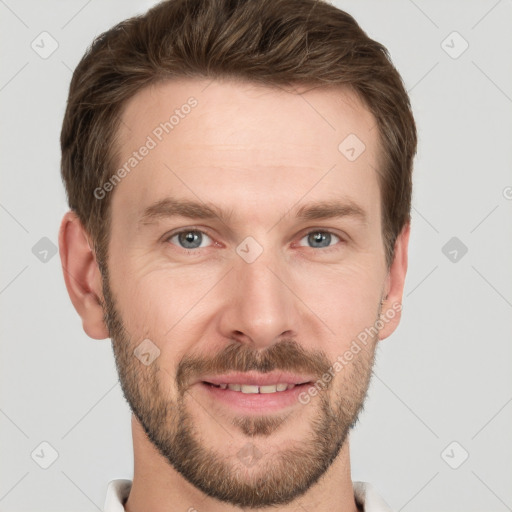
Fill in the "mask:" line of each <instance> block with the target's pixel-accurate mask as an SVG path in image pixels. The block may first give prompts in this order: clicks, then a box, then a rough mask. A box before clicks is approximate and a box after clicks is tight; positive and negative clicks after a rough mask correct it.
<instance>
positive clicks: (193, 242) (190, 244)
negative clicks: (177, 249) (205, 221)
mask: <svg viewBox="0 0 512 512" xmlns="http://www.w3.org/2000/svg"><path fill="white" fill-rule="evenodd" d="M178 239H179V241H180V244H181V245H183V247H185V248H186V249H197V248H198V247H199V246H200V245H201V239H202V235H201V233H199V231H185V232H183V233H180V234H179V235H178Z"/></svg>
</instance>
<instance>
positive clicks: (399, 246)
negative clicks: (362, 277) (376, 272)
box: [379, 222, 411, 340]
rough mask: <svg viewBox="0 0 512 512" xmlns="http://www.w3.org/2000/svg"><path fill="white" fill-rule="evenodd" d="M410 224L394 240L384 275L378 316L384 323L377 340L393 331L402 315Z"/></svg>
mask: <svg viewBox="0 0 512 512" xmlns="http://www.w3.org/2000/svg"><path fill="white" fill-rule="evenodd" d="M410 231H411V225H410V223H409V222H408V223H407V224H406V225H405V226H404V227H403V229H402V231H401V232H400V234H399V235H398V237H397V239H396V241H395V254H394V257H393V262H392V264H391V266H390V268H389V270H388V275H387V276H386V283H385V286H384V297H386V299H385V300H384V302H383V305H382V311H381V314H380V318H381V320H382V322H383V323H384V326H383V328H382V329H381V330H380V332H379V340H383V339H385V338H387V337H388V336H389V335H390V334H391V333H393V332H394V331H395V329H396V328H397V327H398V324H399V323H400V318H401V316H402V296H403V292H404V283H405V274H406V273H407V255H408V249H409V234H410Z"/></svg>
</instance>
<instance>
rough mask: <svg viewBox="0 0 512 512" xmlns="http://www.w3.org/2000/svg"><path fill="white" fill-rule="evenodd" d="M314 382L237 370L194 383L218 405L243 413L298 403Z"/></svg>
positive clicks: (309, 379) (264, 411)
mask: <svg viewBox="0 0 512 512" xmlns="http://www.w3.org/2000/svg"><path fill="white" fill-rule="evenodd" d="M313 382H314V378H312V377H310V376H300V375H292V374H285V373H273V374H256V373H238V374H229V375H220V376H214V377H206V378H204V380H201V381H198V382H197V383H196V385H198V387H199V388H200V389H201V390H202V392H203V393H205V394H206V396H207V397H208V398H209V399H210V400H213V401H214V402H215V403H219V404H221V406H227V407H228V408H230V409H232V410H234V411H236V412H241V413H244V414H249V415H250V414H253V413H254V414H260V415H261V414H262V413H270V412H275V411H280V410H282V409H284V408H287V407H291V406H294V405H298V404H300V402H299V400H298V397H299V395H300V393H302V392H304V391H305V390H307V389H308V388H309V387H310V386H311V385H312V384H313Z"/></svg>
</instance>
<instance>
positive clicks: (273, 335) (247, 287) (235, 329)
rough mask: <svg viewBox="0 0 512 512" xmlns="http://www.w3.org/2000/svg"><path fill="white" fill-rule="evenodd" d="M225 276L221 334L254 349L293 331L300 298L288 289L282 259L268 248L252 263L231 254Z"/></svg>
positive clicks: (288, 278) (290, 284)
mask: <svg viewBox="0 0 512 512" xmlns="http://www.w3.org/2000/svg"><path fill="white" fill-rule="evenodd" d="M226 277H227V279H226V280H225V282H224V283H223V290H222V296H223V298H224V301H223V305H224V307H223V308H222V310H221V313H220V314H221V318H220V321H219V322H220V323H219V325H220V329H221V331H222V335H223V336H224V337H227V338H231V339H236V340H237V341H239V342H240V343H245V344H248V345H251V347H252V348H253V349H255V350H256V349H265V348H267V347H269V346H270V345H272V344H274V343H277V342H278V341H280V340H281V339H282V338H285V337H286V338H292V337H295V336H296V335H297V332H298V329H299V328H300V327H299V321H300V311H299V309H298V308H299V307H300V300H299V299H298V297H296V296H295V295H294V293H293V291H292V290H293V282H292V277H291V273H290V272H289V269H287V268H286V263H285V262H283V261H279V259H278V257H276V256H272V255H270V254H269V252H268V251H264V252H263V254H262V255H261V256H260V257H259V258H258V259H257V260H256V261H254V262H252V263H247V262H246V261H244V260H243V259H242V258H235V261H234V268H233V270H232V271H231V272H229V274H228V275H227V276H226Z"/></svg>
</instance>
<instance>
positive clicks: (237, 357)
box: [176, 340, 331, 394]
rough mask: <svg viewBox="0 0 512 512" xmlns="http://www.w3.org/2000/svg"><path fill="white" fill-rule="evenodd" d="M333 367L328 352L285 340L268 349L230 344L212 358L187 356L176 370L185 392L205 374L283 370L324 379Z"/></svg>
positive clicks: (180, 388)
mask: <svg viewBox="0 0 512 512" xmlns="http://www.w3.org/2000/svg"><path fill="white" fill-rule="evenodd" d="M330 367H331V363H330V361H329V359H328V357H327V355H326V354H325V352H323V351H319V350H314V351H311V352H307V351H306V350H305V349H304V348H303V347H302V346H301V345H299V344H298V343H297V342H296V341H295V340H283V341H281V342H279V343H276V344H274V345H272V346H271V347H269V348H267V349H265V350H264V351H259V350H252V349H251V348H249V347H248V346H247V345H242V344H240V343H236V344H231V345H227V346H226V347H225V348H224V349H223V350H221V351H220V352H219V353H218V354H216V355H215V356H214V357H212V358H211V359H206V358H204V357H197V356H184V357H183V358H182V359H181V360H180V362H179V363H178V367H177V370H176V386H177V388H178V391H179V392H180V394H183V393H184V392H185V391H186V389H187V388H188V386H189V383H190V382H193V381H195V380H197V379H198V378H199V377H201V376H202V375H205V374H208V375H210V374H213V375H215V374H224V373H228V372H249V371H257V372H260V373H268V372H271V371H274V370H282V371H291V372H295V373H305V374H312V375H315V376H317V378H318V379H320V378H321V377H322V375H323V374H324V373H326V372H327V371H328V370H329V368H330ZM330 384H331V382H329V385H330Z"/></svg>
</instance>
